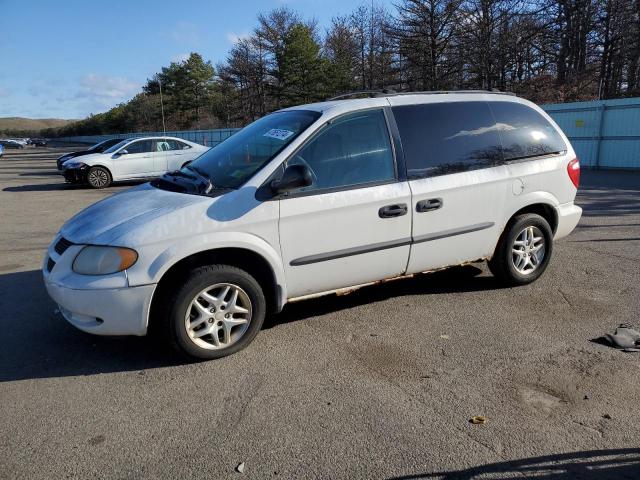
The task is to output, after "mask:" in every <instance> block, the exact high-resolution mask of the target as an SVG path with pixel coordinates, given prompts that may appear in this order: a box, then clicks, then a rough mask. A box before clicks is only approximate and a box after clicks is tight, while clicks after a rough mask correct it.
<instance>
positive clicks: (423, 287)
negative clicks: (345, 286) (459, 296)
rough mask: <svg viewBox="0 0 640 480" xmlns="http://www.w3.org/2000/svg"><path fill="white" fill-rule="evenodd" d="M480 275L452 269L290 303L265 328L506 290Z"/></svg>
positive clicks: (469, 268)
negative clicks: (401, 302) (398, 301)
mask: <svg viewBox="0 0 640 480" xmlns="http://www.w3.org/2000/svg"><path fill="white" fill-rule="evenodd" d="M480 273H482V270H481V269H480V268H478V267H475V266H473V265H464V266H458V267H451V268H448V269H446V270H440V271H438V272H433V273H421V274H418V275H414V276H413V277H409V278H400V279H397V280H393V281H388V282H384V283H378V284H374V285H370V286H367V287H362V288H360V289H358V290H356V291H354V292H352V293H350V294H348V295H335V294H331V295H326V296H323V297H318V298H313V299H309V300H305V301H301V302H294V303H290V304H288V305H286V306H285V308H284V310H283V311H282V313H280V314H279V315H274V316H273V317H270V318H269V317H268V318H266V319H265V322H264V326H263V328H272V327H275V326H278V325H281V324H285V323H290V322H296V321H299V320H304V319H307V318H311V317H316V316H320V315H326V314H328V313H332V312H335V311H338V310H345V309H348V308H354V307H357V306H359V305H364V304H367V303H374V302H381V301H383V300H386V299H388V298H391V297H403V296H408V295H430V294H441V293H454V292H476V291H486V290H494V289H498V288H502V286H501V285H500V284H499V283H498V282H497V281H496V280H495V278H494V277H492V276H484V277H479V276H478V275H479V274H480Z"/></svg>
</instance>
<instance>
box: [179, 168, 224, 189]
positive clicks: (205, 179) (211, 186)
mask: <svg viewBox="0 0 640 480" xmlns="http://www.w3.org/2000/svg"><path fill="white" fill-rule="evenodd" d="M186 169H187V170H189V171H190V172H193V173H195V174H196V175H197V176H198V178H200V180H202V181H203V182H204V183H205V184H206V187H205V190H204V193H205V195H206V194H208V193H209V192H210V191H211V190H213V189H214V188H216V187H215V185H214V184H213V182H212V181H211V179H210V178H209V177H208V176H206V175H205V174H204V173H203V172H201V171H200V170H198V169H196V167H192V166H191V165H187V167H186ZM178 171H179V170H178ZM181 173H182V172H181ZM182 174H183V175H184V173H182Z"/></svg>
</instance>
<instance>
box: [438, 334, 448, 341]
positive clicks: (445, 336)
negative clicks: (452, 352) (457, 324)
mask: <svg viewBox="0 0 640 480" xmlns="http://www.w3.org/2000/svg"><path fill="white" fill-rule="evenodd" d="M440 338H442V339H444V340H449V335H440Z"/></svg>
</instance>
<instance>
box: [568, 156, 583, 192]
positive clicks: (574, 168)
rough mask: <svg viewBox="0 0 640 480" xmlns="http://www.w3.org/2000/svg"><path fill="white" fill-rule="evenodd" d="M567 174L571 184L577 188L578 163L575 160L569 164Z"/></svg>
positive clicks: (578, 176) (578, 178)
mask: <svg viewBox="0 0 640 480" xmlns="http://www.w3.org/2000/svg"><path fill="white" fill-rule="evenodd" d="M567 173H568V174H569V178H570V179H571V181H572V182H573V184H574V185H575V186H576V188H578V185H580V161H579V160H578V159H577V158H574V159H573V160H571V161H570V162H569V165H567Z"/></svg>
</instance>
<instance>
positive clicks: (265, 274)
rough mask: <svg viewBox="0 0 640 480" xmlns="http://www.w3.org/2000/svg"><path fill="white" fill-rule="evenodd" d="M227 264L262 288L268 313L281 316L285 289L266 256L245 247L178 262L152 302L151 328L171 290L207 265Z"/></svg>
mask: <svg viewBox="0 0 640 480" xmlns="http://www.w3.org/2000/svg"><path fill="white" fill-rule="evenodd" d="M215 264H224V265H230V266H234V267H237V268H240V269H242V270H244V271H246V272H247V273H249V274H250V275H251V276H253V277H254V278H255V279H256V281H257V282H258V283H259V284H260V286H261V287H262V289H263V292H264V295H265V299H266V301H267V312H278V311H280V310H281V309H282V306H283V303H284V302H283V298H284V295H285V293H284V285H283V284H282V282H281V280H280V279H279V278H278V275H277V274H276V271H275V269H274V266H273V265H272V264H271V262H270V261H269V260H268V259H267V258H265V256H263V255H262V254H260V253H258V252H257V251H255V250H252V249H250V248H245V247H235V246H224V247H217V248H211V249H207V250H201V251H198V252H194V253H191V254H189V255H186V256H184V257H183V258H181V259H179V260H177V261H176V262H175V263H173V264H172V265H171V266H170V267H168V268H167V269H166V270H165V271H164V272H163V273H162V274H161V277H160V279H159V281H158V284H157V286H156V288H155V291H154V292H153V296H152V298H151V305H150V308H149V318H148V320H147V324H148V327H151V324H152V322H153V319H154V317H156V316H157V313H156V312H157V308H158V306H159V304H160V299H161V298H164V297H165V295H166V294H167V288H169V287H170V286H171V285H173V284H174V283H175V282H180V281H181V279H183V278H185V276H186V275H187V274H188V272H189V271H191V270H192V269H194V268H197V267H200V266H204V265H215Z"/></svg>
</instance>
